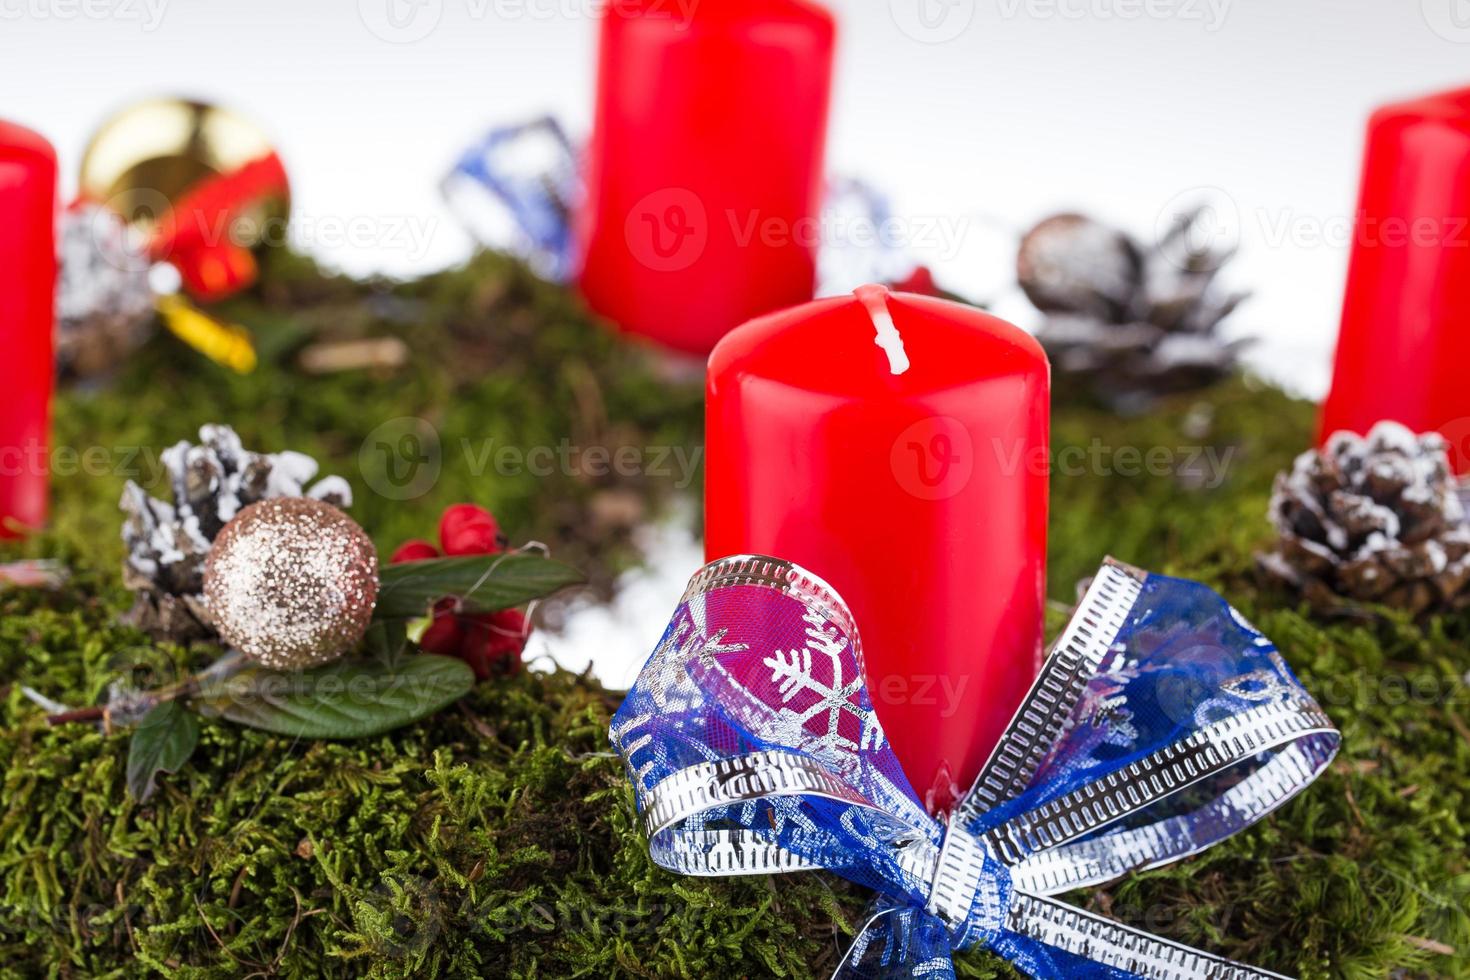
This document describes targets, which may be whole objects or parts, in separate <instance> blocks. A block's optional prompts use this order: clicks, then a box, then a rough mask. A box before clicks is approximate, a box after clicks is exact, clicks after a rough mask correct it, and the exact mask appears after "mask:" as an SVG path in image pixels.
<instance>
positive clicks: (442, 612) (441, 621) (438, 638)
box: [419, 599, 465, 657]
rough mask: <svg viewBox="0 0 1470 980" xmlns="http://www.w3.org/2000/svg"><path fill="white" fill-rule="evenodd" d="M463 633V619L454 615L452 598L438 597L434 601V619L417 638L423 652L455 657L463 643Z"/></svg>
mask: <svg viewBox="0 0 1470 980" xmlns="http://www.w3.org/2000/svg"><path fill="white" fill-rule="evenodd" d="M464 635H465V624H464V620H463V619H462V618H461V617H459V616H457V615H455V613H454V600H453V599H440V600H439V601H438V602H436V603H434V621H433V622H432V623H430V624H429V628H428V629H426V630H424V635H423V636H421V637H420V638H419V647H420V648H421V649H422V650H423V651H424V652H425V653H438V654H441V655H443V656H446V657H457V656H459V651H460V647H461V646H463V644H464Z"/></svg>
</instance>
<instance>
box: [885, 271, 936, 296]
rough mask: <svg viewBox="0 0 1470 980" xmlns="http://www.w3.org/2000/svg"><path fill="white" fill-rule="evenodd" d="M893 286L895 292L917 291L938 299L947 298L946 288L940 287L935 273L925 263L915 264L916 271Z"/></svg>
mask: <svg viewBox="0 0 1470 980" xmlns="http://www.w3.org/2000/svg"><path fill="white" fill-rule="evenodd" d="M891 288H892V289H893V291H894V292H895V293H917V294H918V295H920V296H933V297H935V298H937V299H946V298H947V294H946V293H945V292H944V290H942V289H940V288H939V284H938V283H937V282H935V281H934V273H932V272H930V271H929V267H928V266H925V265H916V266H914V271H913V272H910V273H909V275H908V278H907V279H904V280H902V281H901V282H896V283H893V285H892V287H891Z"/></svg>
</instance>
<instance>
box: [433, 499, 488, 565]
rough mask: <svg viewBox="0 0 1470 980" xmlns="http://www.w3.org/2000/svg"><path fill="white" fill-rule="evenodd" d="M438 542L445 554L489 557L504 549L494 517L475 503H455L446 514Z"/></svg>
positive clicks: (440, 522) (440, 526)
mask: <svg viewBox="0 0 1470 980" xmlns="http://www.w3.org/2000/svg"><path fill="white" fill-rule="evenodd" d="M439 543H440V544H441V545H442V546H443V547H444V553H445V554H446V555H490V554H494V553H495V552H497V551H499V550H500V549H501V548H502V547H503V545H502V543H501V537H500V525H499V524H497V523H496V521H495V517H494V515H492V514H491V513H490V512H489V511H488V510H486V509H485V508H483V507H479V506H476V505H475V504H455V505H454V506H453V507H450V508H449V509H448V510H446V511H445V512H444V516H443V517H441V518H440V519H439Z"/></svg>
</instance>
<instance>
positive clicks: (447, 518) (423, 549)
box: [389, 504, 531, 681]
mask: <svg viewBox="0 0 1470 980" xmlns="http://www.w3.org/2000/svg"><path fill="white" fill-rule="evenodd" d="M439 545H440V547H439V548H436V547H434V546H433V545H432V544H430V543H429V542H427V541H423V540H419V539H417V538H415V539H414V540H412V541H405V542H404V543H403V544H401V545H399V546H398V550H396V551H394V552H393V557H392V558H391V559H389V561H390V562H391V563H392V564H394V565H397V564H400V563H402V562H409V561H427V560H429V559H432V558H439V557H442V556H443V555H493V554H495V553H496V552H499V551H503V550H504V549H505V539H504V538H503V537H502V536H501V534H500V525H499V524H498V523H497V522H496V520H495V517H494V516H493V515H492V514H491V513H490V512H489V511H488V510H486V509H485V508H483V507H479V506H476V505H475V504H455V505H454V506H452V507H450V508H449V509H447V510H446V511H445V512H444V516H443V517H441V518H440V520H439ZM441 548H442V549H443V550H442V552H441V550H440V549H441ZM458 610H459V602H458V600H457V599H455V598H453V597H452V596H451V597H446V598H444V599H441V600H439V602H437V603H435V605H434V615H433V620H432V622H431V623H430V624H429V628H428V629H427V630H425V631H424V635H423V636H422V637H420V638H419V646H420V647H421V648H422V649H424V650H425V651H427V652H429V653H438V654H442V655H444V656H446V657H459V658H460V659H461V660H463V661H464V662H465V663H467V664H469V665H470V666H471V667H472V668H474V671H475V676H476V677H477V678H479V679H480V680H482V681H484V680H489V679H490V678H491V677H494V676H497V675H505V674H515V673H517V672H519V671H520V669H521V653H522V651H524V650H525V648H526V638H527V637H528V636H529V635H530V633H531V626H530V622H529V621H528V620H527V619H526V617H525V615H524V614H523V613H522V612H521V611H520V610H518V609H506V610H502V611H501V612H496V613H477V614H473V615H470V614H466V613H461V612H459V611H458Z"/></svg>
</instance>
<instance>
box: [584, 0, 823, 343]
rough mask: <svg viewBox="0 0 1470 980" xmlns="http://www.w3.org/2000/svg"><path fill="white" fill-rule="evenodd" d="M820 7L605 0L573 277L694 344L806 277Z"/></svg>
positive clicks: (658, 331) (793, 296)
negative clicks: (577, 270) (577, 268)
mask: <svg viewBox="0 0 1470 980" xmlns="http://www.w3.org/2000/svg"><path fill="white" fill-rule="evenodd" d="M834 38H835V28H834V24H833V21H832V17H831V16H830V15H829V14H828V13H827V12H826V11H824V10H822V9H821V8H820V7H818V6H816V5H815V4H811V3H806V2H802V0H698V2H697V3H675V2H668V0H625V2H619V3H614V4H610V5H608V7H607V10H606V12H605V13H604V14H603V20H602V40H601V53H600V67H599V77H598V85H597V101H596V109H595V121H594V126H593V135H592V144H591V147H590V151H589V154H588V160H587V165H586V173H587V198H586V201H585V202H584V205H583V207H582V209H581V213H580V216H579V221H578V225H579V238H580V240H581V241H582V242H584V254H583V258H582V273H581V288H582V292H583V294H584V295H585V296H586V298H587V302H588V303H589V305H591V306H592V308H593V309H595V310H596V311H597V312H599V313H601V314H602V315H604V316H606V317H608V318H609V319H611V320H613V321H614V322H615V323H618V324H620V325H621V326H622V327H623V328H625V329H627V330H631V331H633V332H635V333H639V334H643V335H645V336H648V337H652V338H654V339H655V340H658V341H661V342H662V343H664V344H667V345H669V346H670V347H674V348H677V349H680V350H684V351H688V352H691V353H695V354H707V353H708V352H709V351H710V349H711V348H712V347H714V345H715V342H716V341H718V340H719V339H720V337H721V336H723V335H724V334H725V333H726V332H727V331H729V330H731V329H733V328H734V327H736V326H738V325H740V324H741V323H744V322H745V321H746V320H748V319H750V318H751V317H754V316H758V315H760V314H762V313H768V312H770V311H772V310H777V309H781V308H782V307H786V306H790V305H793V304H796V303H803V302H806V301H807V300H810V299H811V298H812V295H813V291H814V289H815V283H816V254H817V239H818V237H819V231H818V225H817V219H818V217H819V211H820V207H821V199H822V177H823V174H822V158H823V150H824V146H825V141H826V129H827V108H828V101H829V95H830V90H831V81H832V57H833V45H834Z"/></svg>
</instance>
